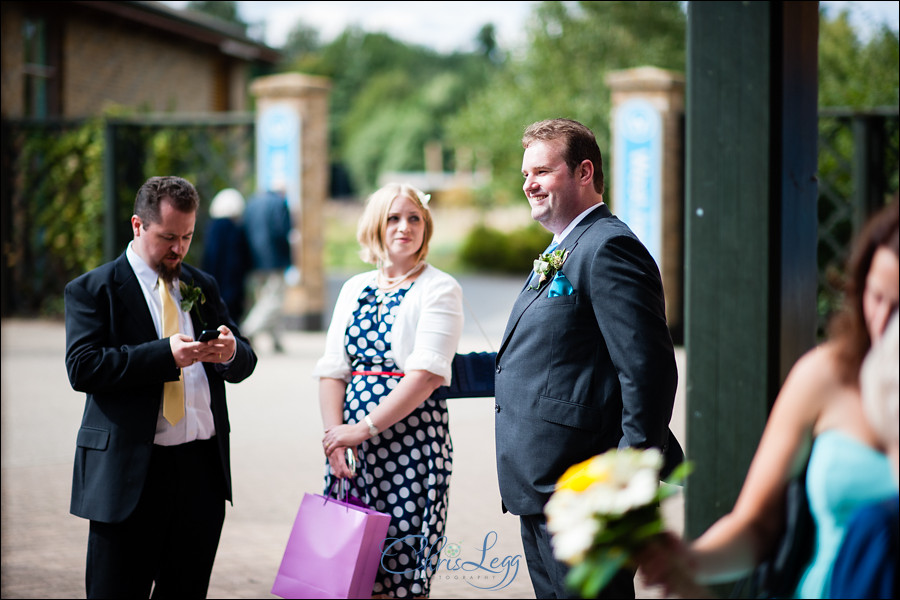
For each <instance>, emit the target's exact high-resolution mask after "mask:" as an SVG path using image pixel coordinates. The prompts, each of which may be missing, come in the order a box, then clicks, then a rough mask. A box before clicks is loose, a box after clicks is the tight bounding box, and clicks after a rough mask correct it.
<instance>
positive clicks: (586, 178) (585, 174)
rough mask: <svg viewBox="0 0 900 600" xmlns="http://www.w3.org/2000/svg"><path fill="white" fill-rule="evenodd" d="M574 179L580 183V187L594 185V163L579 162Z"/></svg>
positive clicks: (587, 161)
mask: <svg viewBox="0 0 900 600" xmlns="http://www.w3.org/2000/svg"><path fill="white" fill-rule="evenodd" d="M576 177H578V180H579V181H580V182H581V183H582V185H590V186H593V185H594V163H592V162H591V161H589V160H587V159H585V160H583V161H581V164H580V165H578V170H577V172H576Z"/></svg>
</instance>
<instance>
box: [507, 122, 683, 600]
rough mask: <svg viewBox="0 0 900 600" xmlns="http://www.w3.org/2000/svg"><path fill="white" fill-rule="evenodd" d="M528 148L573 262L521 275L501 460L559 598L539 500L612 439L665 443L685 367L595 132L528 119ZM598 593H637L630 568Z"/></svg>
mask: <svg viewBox="0 0 900 600" xmlns="http://www.w3.org/2000/svg"><path fill="white" fill-rule="evenodd" d="M522 146H523V147H524V149H525V152H524V156H523V159H522V174H523V176H524V177H525V183H524V186H523V189H524V191H525V196H526V197H527V198H528V203H529V204H530V206H531V216H532V218H533V219H534V220H535V221H537V222H539V223H540V224H541V225H543V226H544V228H546V229H547V230H548V231H550V232H552V233H553V234H554V236H553V241H554V242H558V246H557V247H556V250H557V251H558V252H559V256H560V257H563V256H565V260H564V262H563V263H562V266H561V267H560V268H559V269H558V270H557V271H553V270H551V271H550V272H548V273H547V274H546V276H545V277H544V278H539V277H538V275H536V274H535V275H533V276H532V278H531V280H530V281H529V283H528V284H526V285H525V286H523V289H522V292H521V293H520V294H519V297H518V298H517V300H516V302H515V304H514V306H513V309H512V313H511V315H510V318H509V322H508V323H507V326H506V332H505V333H504V335H503V341H502V342H501V346H500V349H499V351H498V353H497V362H496V379H495V381H496V402H497V404H496V407H495V410H496V446H497V471H498V478H499V484H500V494H501V497H502V500H503V509H504V511H509V512H511V513H513V514H515V515H519V516H520V520H521V529H522V543H523V546H524V549H525V558H526V560H527V564H528V570H529V573H530V575H531V580H532V584H533V586H534V591H535V595H536V597H538V598H564V597H569V595H570V594H571V592H570V591H569V590H567V589H566V586H565V576H566V573H567V567H566V565H564V564H563V563H560V562H559V561H557V560H556V559H555V558H554V557H553V553H552V547H551V544H550V536H549V534H548V532H547V525H546V518H545V516H544V514H543V509H544V504H546V502H547V500H548V498H549V497H550V495H551V494H552V493H553V490H554V485H555V484H556V481H557V480H558V478H559V477H560V476H561V475H562V474H563V472H564V471H565V470H566V469H567V468H568V467H570V466H572V465H573V464H576V463H578V462H581V461H583V460H586V459H588V458H590V457H592V456H595V455H596V454H599V453H602V452H604V451H606V450H609V449H610V448H617V447H618V448H624V447H628V446H633V447H639V448H647V447H658V448H660V449H663V450H664V451H665V450H666V449H667V447H668V445H669V436H670V433H669V429H668V425H669V419H670V417H671V416H672V406H673V403H674V399H675V388H676V384H677V378H678V374H677V370H676V365H675V354H674V348H673V344H672V338H671V336H670V334H669V330H668V326H667V324H666V313H665V299H664V297H663V288H662V281H661V278H660V274H659V269H658V267H657V265H656V263H655V262H654V260H653V258H652V257H651V256H650V254H649V252H648V251H647V249H646V248H645V247H644V246H643V244H641V242H640V240H638V238H637V237H636V236H635V235H634V233H632V231H631V230H630V229H629V228H628V227H627V226H626V225H625V224H624V223H623V222H621V221H620V220H619V219H617V218H616V217H615V216H613V215H612V213H611V212H610V211H609V208H608V207H607V206H606V205H605V204H604V203H603V170H602V164H603V163H602V158H601V154H600V149H599V147H598V145H597V142H596V139H595V138H594V134H593V133H592V132H591V130H590V129H588V128H587V127H585V126H584V125H582V124H580V123H578V122H576V121H571V120H568V119H553V120H549V121H541V122H538V123H534V124H533V125H531V126H529V127H528V128H527V129H526V130H525V133H524V136H523V138H522ZM524 258H525V257H523V259H524ZM528 258H530V257H528ZM675 446H676V447H677V443H676V444H675ZM679 450H680V448H679ZM669 466H671V465H669ZM602 594H603V596H604V597H616V598H622V597H632V598H633V597H634V583H633V573H631V572H630V571H622V572H620V573H619V575H618V576H617V577H616V578H615V579H614V580H613V581H612V583H610V584H609V585H608V586H607V587H606V588H605V589H604V591H603V592H602Z"/></svg>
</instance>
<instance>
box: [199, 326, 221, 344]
mask: <svg viewBox="0 0 900 600" xmlns="http://www.w3.org/2000/svg"><path fill="white" fill-rule="evenodd" d="M217 337H219V330H218V329H204V330H203V331H202V332H201V333H200V337H199V338H197V341H198V342H210V341H212V340H214V339H216V338H217Z"/></svg>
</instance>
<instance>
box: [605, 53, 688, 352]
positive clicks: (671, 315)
mask: <svg viewBox="0 0 900 600" xmlns="http://www.w3.org/2000/svg"><path fill="white" fill-rule="evenodd" d="M606 83H607V85H608V86H609V89H610V92H611V95H612V127H611V128H610V129H611V131H612V140H613V145H612V148H611V150H610V152H609V155H610V158H611V164H612V168H613V170H612V171H611V183H612V189H611V190H607V202H608V203H609V204H610V207H611V209H612V211H613V212H614V213H615V214H616V215H618V216H619V217H620V218H622V220H623V221H625V223H627V224H628V225H629V226H630V227H631V228H632V229H633V230H634V232H635V233H636V234H637V235H638V237H639V238H641V241H642V242H644V244H645V245H646V246H647V248H648V249H649V250H650V252H651V254H653V258H654V259H656V262H657V264H658V265H659V269H660V273H661V274H662V281H663V287H664V289H665V294H666V319H667V320H668V323H669V329H670V330H671V331H672V336H673V338H674V339H675V342H676V343H681V342H682V339H683V338H682V336H683V331H684V306H683V304H684V300H683V299H684V285H683V282H684V159H683V157H684V128H683V123H684V75H683V74H681V73H676V72H672V71H665V70H663V69H657V68H655V67H638V68H636V69H627V70H623V71H612V72H610V73H608V74H607V76H606Z"/></svg>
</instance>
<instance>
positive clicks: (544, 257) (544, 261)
mask: <svg viewBox="0 0 900 600" xmlns="http://www.w3.org/2000/svg"><path fill="white" fill-rule="evenodd" d="M568 257H569V251H568V250H566V249H565V248H559V249H557V250H554V251H553V252H548V253H546V254H541V255H540V256H538V257H537V259H535V261H534V272H535V273H537V274H538V275H540V276H541V277H540V279H538V284H537V287H535V286H533V285H530V286H528V289H529V290H536V289H538V288H539V287H541V284H542V283H544V282H545V281H547V279H549V278H551V277H553V276H554V275H556V273H557V272H558V271H560V270H561V269H562V267H563V264H564V263H565V262H566V259H567V258H568Z"/></svg>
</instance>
